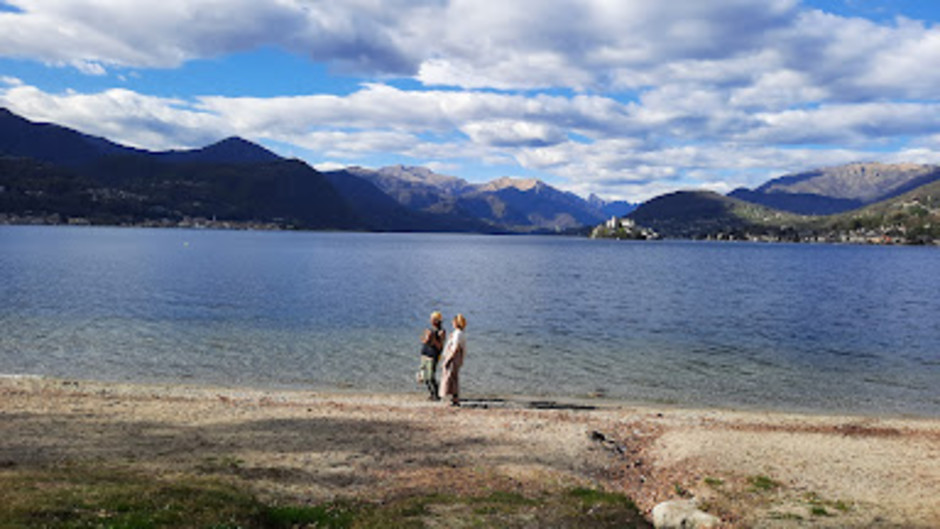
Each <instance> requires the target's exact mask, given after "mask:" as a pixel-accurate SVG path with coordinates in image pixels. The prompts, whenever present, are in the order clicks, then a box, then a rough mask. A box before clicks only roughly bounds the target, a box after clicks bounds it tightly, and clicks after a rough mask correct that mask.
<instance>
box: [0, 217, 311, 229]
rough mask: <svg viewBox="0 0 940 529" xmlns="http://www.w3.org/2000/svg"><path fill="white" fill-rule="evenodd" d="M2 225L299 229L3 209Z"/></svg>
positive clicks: (275, 223)
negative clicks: (96, 217) (104, 220)
mask: <svg viewBox="0 0 940 529" xmlns="http://www.w3.org/2000/svg"><path fill="white" fill-rule="evenodd" d="M0 226H116V227H121V228H188V229H212V230H258V231H277V230H293V229H296V228H295V227H294V226H293V225H292V224H288V223H287V222H281V221H279V220H278V219H274V220H273V221H271V222H261V221H239V220H216V219H215V218H214V217H213V218H211V219H207V218H205V217H188V216H184V217H183V218H181V219H179V220H174V219H170V218H161V219H148V220H141V221H135V222H116V223H101V222H92V221H91V220H90V219H88V218H86V217H67V218H66V217H63V216H62V215H59V214H58V213H52V214H48V215H12V214H7V213H0Z"/></svg>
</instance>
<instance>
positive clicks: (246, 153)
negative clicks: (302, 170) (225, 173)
mask: <svg viewBox="0 0 940 529" xmlns="http://www.w3.org/2000/svg"><path fill="white" fill-rule="evenodd" d="M157 155H158V156H159V157H160V158H161V159H162V160H164V161H169V162H201V163H254V162H274V161H277V160H281V159H282V158H281V157H280V156H278V155H276V154H274V153H273V152H271V151H269V150H267V149H265V148H264V147H262V146H260V145H258V144H256V143H252V142H250V141H248V140H245V139H242V138H238V137H231V138H226V139H224V140H222V141H220V142H217V143H213V144H212V145H209V146H206V147H203V148H201V149H193V150H187V151H166V152H161V153H157Z"/></svg>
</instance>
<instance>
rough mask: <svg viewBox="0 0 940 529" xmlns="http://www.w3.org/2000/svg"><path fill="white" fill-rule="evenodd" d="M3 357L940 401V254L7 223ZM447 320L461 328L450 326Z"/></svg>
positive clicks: (660, 392) (616, 391)
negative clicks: (436, 349)
mask: <svg viewBox="0 0 940 529" xmlns="http://www.w3.org/2000/svg"><path fill="white" fill-rule="evenodd" d="M0 270H2V272H0V329H2V331H0V373H6V374H36V375H48V376H55V377H74V378H87V379H96V380H108V381H130V382H184V383H196V384H222V385H246V386H254V387H272V388H273V387H276V388H310V389H317V390H334V389H353V390H366V391H377V392H410V391H414V392H420V391H421V389H420V388H418V387H417V386H416V385H415V382H414V372H415V370H416V368H417V364H418V350H419V344H418V340H419V336H420V334H421V331H422V329H423V328H424V326H425V325H426V322H427V318H428V314H429V313H430V312H431V311H432V310H433V309H438V310H441V311H442V312H443V313H444V314H445V321H448V322H449V319H450V317H451V316H452V315H453V314H455V313H456V312H463V313H464V314H465V315H466V316H467V319H468V326H467V332H468V337H469V345H468V353H467V363H466V365H465V367H464V371H463V376H462V383H463V386H464V387H463V393H464V395H465V396H467V397H473V396H474V395H476V396H480V395H506V394H510V395H526V396H535V397H540V398H541V397H546V398H550V397H553V396H572V397H581V396H588V395H603V396H606V397H610V398H614V399H621V400H627V401H636V402H644V403H663V404H678V405H693V406H728V407H744V408H768V409H784V410H793V411H814V412H837V413H876V414H911V415H921V416H938V415H940V295H938V294H940V250H938V249H937V248H921V247H868V246H836V245H790V244H751V243H707V242H686V241H657V242H626V241H609V240H587V239H578V238H566V237H530V236H483V235H452V234H365V233H314V232H240V231H209V230H202V231H201V230H176V229H167V230H156V229H153V230H148V229H132V228H82V227H0ZM448 328H449V325H448Z"/></svg>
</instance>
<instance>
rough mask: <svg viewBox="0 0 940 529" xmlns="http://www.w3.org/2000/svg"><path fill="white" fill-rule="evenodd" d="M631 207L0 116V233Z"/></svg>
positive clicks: (388, 221) (574, 216) (376, 222)
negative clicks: (33, 225) (139, 142)
mask: <svg viewBox="0 0 940 529" xmlns="http://www.w3.org/2000/svg"><path fill="white" fill-rule="evenodd" d="M632 207H634V206H633V205H632V204H627V203H623V202H613V203H608V202H605V201H603V200H600V199H597V197H592V199H591V200H585V199H582V198H581V197H578V196H577V195H574V194H572V193H567V192H564V191H560V190H558V189H555V188H554V187H552V186H550V185H548V184H546V183H544V182H541V181H538V180H520V179H510V178H502V179H499V180H495V181H493V182H489V183H486V184H471V183H469V182H467V181H466V180H463V179H460V178H456V177H452V176H446V175H440V174H437V173H434V172H433V171H431V170H429V169H426V168H422V167H405V166H395V167H386V168H382V169H378V170H372V169H364V168H359V167H351V168H347V169H345V170H341V171H330V172H326V173H323V172H320V171H317V170H316V169H314V168H313V167H311V166H309V165H308V164H306V163H304V162H302V161H300V160H296V159H285V158H282V157H280V156H278V155H277V154H275V153H273V152H271V151H269V150H267V149H265V148H264V147H261V146H260V145H257V144H254V143H252V142H249V141H247V140H244V139H241V138H227V139H224V140H222V141H219V142H217V143H214V144H212V145H208V146H206V147H203V148H199V149H192V150H173V151H163V152H152V151H147V150H143V149H137V148H133V147H127V146H124V145H120V144H118V143H115V142H112V141H110V140H107V139H105V138H100V137H96V136H90V135H87V134H83V133H81V132H79V131H75V130H73V129H69V128H66V127H62V126H59V125H55V124H51V123H35V122H32V121H30V120H27V119H25V118H23V117H20V116H18V115H16V114H14V113H12V112H10V111H9V110H7V109H3V108H0V221H3V220H6V221H7V222H11V221H12V222H16V221H26V222H32V221H43V222H90V223H102V224H136V225H174V224H176V225H191V224H192V222H193V220H192V219H200V222H201V223H202V224H203V225H207V224H211V223H213V222H215V223H226V224H227V225H230V224H232V223H234V224H235V225H240V226H249V227H250V226H256V227H257V226H260V225H268V226H274V227H282V228H283V227H294V228H301V229H339V230H373V231H464V232H485V233H504V232H507V233H539V232H558V231H563V230H567V229H572V228H578V227H581V226H586V225H590V224H594V223H597V222H600V221H601V220H603V219H604V218H606V217H607V216H609V215H610V212H611V211H612V208H613V209H616V210H617V211H624V210H629V209H630V208H632ZM24 219H25V220H24ZM210 219H214V220H210Z"/></svg>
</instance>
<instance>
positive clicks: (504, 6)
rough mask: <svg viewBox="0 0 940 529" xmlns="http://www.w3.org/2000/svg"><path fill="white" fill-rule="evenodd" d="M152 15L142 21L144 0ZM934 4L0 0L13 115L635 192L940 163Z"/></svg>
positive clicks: (471, 176) (1, 96)
mask: <svg viewBox="0 0 940 529" xmlns="http://www.w3.org/2000/svg"><path fill="white" fill-rule="evenodd" d="M144 6H145V7H144ZM938 20H940V3H938V2H925V1H914V0H894V1H883V0H813V1H809V0H807V1H800V0H710V1H708V2H702V1H700V0H672V1H670V2H649V1H647V0H501V1H500V2H480V1H477V0H407V1H406V0H386V1H376V0H345V1H343V2H332V1H330V2H326V1H317V0H161V2H159V3H147V4H143V3H139V2H128V1H127V0H5V1H4V0H0V106H5V107H7V108H10V109H11V110H13V111H14V112H17V113H19V114H21V115H24V116H26V117H28V118H30V119H33V120H37V121H51V122H56V123H62V124H65V125H68V126H71V127H74V128H77V129H79V130H82V131H84V132H87V133H91V134H96V135H100V136H105V137H107V138H110V139H112V140H114V141H118V142H121V143H125V144H129V145H134V146H137V147H143V148H149V149H154V150H162V149H171V148H187V147H198V146H202V145H205V144H208V143H211V142H213V141H217V140H219V139H222V138H224V137H227V136H231V135H238V136H242V137H245V138H248V139H250V140H253V141H256V142H259V143H261V144H263V145H265V146H267V147H269V148H271V149H273V150H275V151H276V152H278V153H280V154H282V155H285V156H294V157H299V158H302V159H304V160H306V161H308V162H309V163H311V164H312V165H314V166H316V167H318V168H321V169H327V168H335V167H343V166H351V165H360V166H366V167H381V166H384V165H391V164H405V165H420V166H426V167H430V168H432V169H434V170H436V171H438V172H441V173H444V174H451V175H455V176H461V177H463V178H466V179H468V180H470V181H474V182H481V181H485V180H490V179H493V178H497V177H501V176H512V177H536V178H541V179H543V180H545V181H547V182H549V183H551V184H553V185H555V186H557V187H560V188H563V189H567V190H570V191H573V192H576V193H578V194H581V195H584V196H586V195H587V194H589V193H597V194H599V195H601V196H603V197H605V198H618V199H627V200H631V201H640V200H645V199H648V198H651V197H653V196H656V195H658V194H661V193H665V192H669V191H673V190H676V189H688V188H706V189H713V190H716V191H719V192H727V191H730V190H732V189H734V188H736V187H739V186H748V187H753V186H756V185H759V184H760V183H762V182H764V181H766V180H767V179H769V178H772V177H775V176H779V175H781V174H785V173H788V172H794V171H801V170H806V169H811V168H815V167H821V166H830V165H837V164H842V163H849V162H854V161H881V162H886V163H897V162H913V163H940V100H938V98H940V95H938V94H940V90H937V88H938V87H940V68H938V67H937V66H938V65H940V27H938V26H937V22H938Z"/></svg>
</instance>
